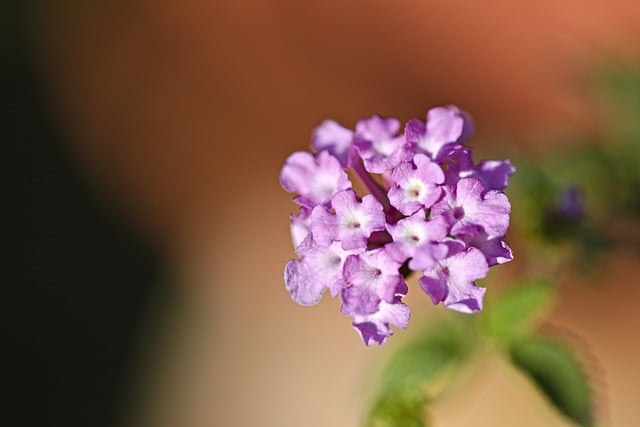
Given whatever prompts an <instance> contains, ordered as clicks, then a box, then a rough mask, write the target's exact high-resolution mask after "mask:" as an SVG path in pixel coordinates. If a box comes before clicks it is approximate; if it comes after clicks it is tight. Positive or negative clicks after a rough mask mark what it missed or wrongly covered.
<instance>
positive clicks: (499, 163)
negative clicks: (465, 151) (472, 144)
mask: <svg viewBox="0 0 640 427" xmlns="http://www.w3.org/2000/svg"><path fill="white" fill-rule="evenodd" d="M515 171H516V168H514V167H513V165H512V164H511V162H510V161H509V160H483V161H481V162H480V163H479V164H478V166H477V167H476V168H475V175H476V177H478V179H480V181H482V184H483V185H484V189H485V191H490V190H500V191H502V190H504V189H505V188H507V185H509V178H511V175H513V174H514V173H515Z"/></svg>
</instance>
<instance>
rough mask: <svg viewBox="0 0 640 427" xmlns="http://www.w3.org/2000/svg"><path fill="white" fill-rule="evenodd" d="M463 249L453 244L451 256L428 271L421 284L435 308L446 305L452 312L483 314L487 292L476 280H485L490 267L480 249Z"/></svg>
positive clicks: (451, 244) (459, 244) (459, 245)
mask: <svg viewBox="0 0 640 427" xmlns="http://www.w3.org/2000/svg"><path fill="white" fill-rule="evenodd" d="M463 248H464V245H463V244H461V243H454V242H450V251H451V254H450V255H449V256H448V257H447V258H444V259H442V260H440V261H437V262H436V263H435V264H434V265H433V266H432V267H431V268H430V269H428V270H425V271H424V275H423V276H422V277H421V278H420V279H419V280H418V283H419V284H420V287H421V288H422V290H423V291H425V292H426V293H427V295H429V296H430V297H431V301H433V303H434V304H438V303H440V302H442V303H443V304H444V305H445V307H447V308H450V309H452V310H456V311H460V312H463V313H473V312H476V311H480V310H482V298H483V297H484V293H485V291H486V289H485V288H479V287H477V286H476V284H475V280H479V279H483V278H485V277H486V276H487V273H488V272H489V266H488V265H487V262H486V260H485V257H484V255H483V254H482V252H480V251H479V250H478V249H476V248H468V249H463Z"/></svg>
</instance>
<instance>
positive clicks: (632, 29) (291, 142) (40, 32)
mask: <svg viewBox="0 0 640 427" xmlns="http://www.w3.org/2000/svg"><path fill="white" fill-rule="evenodd" d="M34 22H35V25H36V26H35V28H36V29H37V30H36V32H35V33H34V34H35V35H34V40H35V46H36V47H35V52H36V55H37V64H38V69H39V75H40V76H41V78H42V79H43V81H44V82H46V91H47V98H46V99H47V102H48V106H49V112H50V114H51V115H52V117H54V118H55V119H56V120H57V122H58V123H60V128H61V129H63V133H64V134H65V135H66V143H67V144H68V145H67V149H68V150H69V152H70V153H72V155H73V156H74V159H75V162H76V164H77V165H79V166H80V168H81V170H82V173H83V174H84V175H85V176H86V178H87V180H88V182H89V183H90V185H91V186H92V188H93V189H94V191H95V193H96V194H98V197H99V198H100V200H101V201H102V203H103V205H104V206H105V208H106V209H107V210H109V211H110V212H111V213H112V214H113V215H115V216H117V217H121V218H126V219H127V221H130V223H132V224H134V228H135V229H136V230H137V231H138V232H139V233H140V234H141V235H142V236H144V239H146V240H147V241H149V242H153V244H154V245H155V246H156V247H157V248H159V251H160V252H161V253H162V254H164V255H165V256H166V259H168V260H169V266H168V267H167V271H168V272H169V273H170V274H171V275H172V276H171V279H170V282H171V283H172V285H175V286H171V287H170V290H169V291H166V292H165V293H163V294H160V295H158V296H156V299H155V303H154V305H152V307H151V309H150V313H149V315H148V316H147V317H148V322H147V323H148V325H147V327H146V331H147V332H146V334H144V335H143V336H141V337H140V341H139V342H138V344H137V347H138V348H139V349H138V352H139V362H138V369H137V371H136V376H135V380H134V381H133V382H134V384H135V386H134V391H133V392H132V393H131V395H132V396H131V397H130V398H129V404H128V405H129V410H128V411H127V412H126V414H127V415H126V416H125V422H126V423H128V424H130V425H136V426H154V427H159V426H167V427H168V426H190V427H191V426H193V427H200V426H202V427H204V426H257V425H260V426H274V427H276V426H277V427H279V426H305V427H306V426H308V427H313V426H326V425H335V426H352V425H357V423H358V421H359V420H360V417H361V416H362V414H363V412H364V411H365V410H366V405H367V398H368V397H369V396H370V391H369V388H370V387H371V386H372V385H373V384H375V381H374V380H375V375H376V373H377V372H378V371H379V368H380V367H381V365H382V362H383V360H384V359H385V358H386V357H387V356H388V355H389V354H391V353H392V352H393V351H394V349H397V348H398V346H400V345H401V344H402V342H404V341H405V340H406V339H407V337H408V336H409V335H410V331H411V328H412V327H414V328H416V329H419V324H420V323H421V322H429V319H431V318H433V317H434V316H438V312H439V311H441V308H440V307H437V308H435V309H434V308H432V307H431V304H430V303H429V302H428V301H427V300H426V298H424V296H423V295H420V294H419V293H418V292H416V291H415V283H414V287H413V289H414V291H413V293H414V294H411V295H410V296H409V299H408V303H409V304H410V305H411V307H412V310H413V313H414V314H413V318H412V325H410V328H409V331H407V332H405V331H402V332H400V333H398V334H396V336H394V337H393V338H392V339H391V340H390V341H389V342H388V343H387V344H386V345H385V347H384V348H382V349H378V348H364V347H363V346H362V344H361V342H360V340H359V339H358V337H357V335H356V334H355V333H354V332H353V331H352V330H351V328H350V327H349V319H348V318H346V317H345V316H342V315H340V314H339V308H338V305H337V303H336V301H332V300H328V301H323V302H322V303H321V304H320V305H318V306H317V307H313V308H303V307H298V306H296V304H295V303H293V302H292V301H291V300H290V298H289V297H288V295H287V294H286V292H285V291H284V285H283V282H282V269H283V266H284V263H285V262H286V260H287V259H289V258H291V257H293V255H294V254H293V248H292V247H291V243H290V239H289V231H288V214H289V212H291V211H293V210H294V209H295V207H294V205H293V203H292V202H291V196H290V195H289V194H287V193H285V192H284V191H283V190H282V189H281V188H280V186H279V183H278V172H279V169H280V167H281V165H282V162H283V161H284V159H285V158H286V156H287V155H288V154H289V153H290V152H292V151H295V150H301V149H306V148H307V147H308V144H309V137H310V132H311V130H312V129H313V127H314V126H316V125H317V124H319V123H320V122H321V121H322V120H323V119H325V118H334V119H336V120H338V121H340V122H342V123H343V124H345V125H347V126H353V125H354V124H355V122H356V121H357V120H358V119H359V118H362V117H367V116H370V115H372V114H382V115H388V116H395V117H398V118H400V119H402V120H403V121H405V120H407V119H409V118H412V117H423V116H424V114H425V112H426V110H427V109H428V108H430V107H432V106H435V105H440V104H456V105H458V106H460V107H461V108H463V109H465V110H467V111H469V112H470V113H471V114H472V115H473V117H474V120H475V123H476V128H477V137H476V139H475V143H474V140H472V145H474V146H475V148H476V150H477V151H478V152H479V153H480V157H482V153H488V152H491V153H495V154H497V155H498V157H501V158H505V157H509V156H513V155H522V154H523V153H528V152H538V153H541V152H545V151H548V150H549V149H550V147H549V146H547V145H545V141H552V140H553V141H558V140H560V139H561V138H562V137H563V136H565V135H566V136H571V137H579V136H581V135H597V134H598V133H599V132H600V122H599V118H600V116H599V113H600V111H599V108H600V106H599V105H598V104H597V102H596V98H595V97H594V95H593V93H592V92H591V89H590V83H591V81H592V78H593V72H594V70H597V69H598V67H601V66H609V65H612V64H613V65H615V64H624V63H626V62H628V61H630V60H632V59H637V58H638V54H639V53H640V3H637V2H633V1H628V0H627V1H624V0H608V1H604V0H590V1H575V0H570V1H569V0H568V1H564V2H558V1H549V0H541V1H539V2H536V3H533V2H518V1H515V2H514V1H507V0H487V1H484V2H473V1H460V0H458V1H449V2H436V1H424V0H423V1H415V0H413V1H410V0H407V1H401V2H394V3H391V2H376V1H374V2H371V1H351V2H338V1H331V0H325V1H322V2H320V1H308V2H300V1H294V0H272V1H260V0H251V1H242V2H221V1H213V2H211V1H193V2H183V3H179V2H168V1H153V2H152V1H147V0H136V1H124V0H113V1H107V0H102V1H94V2H82V3H81V4H75V3H74V2H60V3H56V4H55V5H49V4H48V5H44V6H41V7H40V8H38V9H37V13H36V14H35V15H34ZM480 141H481V142H480ZM516 166H517V165H516ZM517 262H518V261H517V254H516V260H515V261H514V262H513V263H512V264H513V266H512V265H508V266H505V267H504V271H505V272H504V273H500V272H495V273H493V276H492V277H490V280H491V281H492V282H494V281H495V282H498V283H500V282H501V280H502V281H503V282H504V281H505V280H506V278H508V277H509V276H510V275H512V274H513V272H515V271H517V269H518V266H517ZM603 268H604V270H603V272H601V273H600V274H601V275H600V276H598V277H599V278H604V277H606V278H607V283H606V284H605V285H604V286H605V287H604V289H603V287H589V286H582V284H581V283H572V282H568V283H565V284H564V285H565V287H564V288H563V289H564V291H563V293H562V294H561V296H560V298H559V301H558V303H557V305H556V307H555V308H554V311H553V313H552V315H551V319H550V322H551V323H552V324H554V325H557V326H559V327H562V328H564V329H567V330H570V331H572V333H574V334H577V335H579V336H581V337H582V341H581V342H582V344H581V345H584V346H585V347H587V348H588V349H589V352H590V353H592V354H593V355H595V357H596V358H597V360H598V362H597V363H596V364H597V366H593V367H592V369H593V371H594V372H595V376H596V382H597V384H598V385H599V386H598V387H599V388H598V390H599V391H598V393H597V394H598V396H599V407H600V408H599V412H600V416H601V417H602V419H603V424H604V425H616V426H631V425H635V423H636V420H637V417H638V415H640V413H639V410H638V408H637V405H636V402H635V400H636V396H635V392H634V391H635V390H636V389H637V384H638V380H640V375H639V374H638V373H637V370H636V369H635V365H636V361H637V359H638V357H639V356H640V343H638V339H637V337H638V334H637V326H638V325H639V321H640V314H638V312H637V310H635V301H637V298H638V297H640V290H638V287H637V286H631V285H632V283H630V282H629V280H630V279H629V278H630V277H632V278H634V279H631V281H634V280H635V283H634V284H636V285H637V282H638V279H637V276H636V274H637V273H638V267H637V259H634V258H632V257H631V256H626V255H624V254H622V255H620V256H617V257H615V258H614V257H613V256H612V257H611V258H610V259H609V258H608V259H607V262H606V263H605V265H604V267H603ZM501 269H502V268H499V269H497V270H501ZM622 295H624V296H623V297H622ZM612 301H615V304H614V303H612ZM485 365H486V366H483V367H482V368H481V370H480V374H478V375H476V376H475V377H474V378H469V379H468V381H467V383H465V385H464V386H462V387H460V388H459V389H457V390H456V393H452V394H451V395H450V396H449V397H448V399H446V400H445V401H444V402H442V403H441V404H438V405H436V407H435V408H434V410H433V412H432V418H433V420H434V425H437V426H466V425H471V423H474V425H487V426H505V427H506V426H513V425H518V426H562V425H568V424H565V422H564V421H563V420H562V419H561V418H560V417H559V416H557V415H555V414H554V413H552V411H551V410H550V409H549V408H547V407H546V406H545V404H544V403H543V402H542V400H541V398H539V397H537V396H536V395H535V394H534V392H533V389H532V388H531V386H529V385H528V384H526V382H525V381H524V380H522V379H520V378H519V377H517V376H516V375H515V374H514V373H513V372H512V370H511V369H510V368H509V367H508V366H507V365H506V363H505V362H504V361H502V360H501V359H499V358H491V359H489V360H488V361H487V362H486V363H485ZM604 383H606V384H604Z"/></svg>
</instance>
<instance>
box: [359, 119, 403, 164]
mask: <svg viewBox="0 0 640 427" xmlns="http://www.w3.org/2000/svg"><path fill="white" fill-rule="evenodd" d="M399 130H400V122H399V121H398V120H397V119H393V118H381V117H378V116H373V117H371V118H370V119H366V120H361V121H359V122H358V124H357V125H356V136H355V138H354V141H353V144H354V147H355V148H356V149H357V151H358V154H359V155H360V157H361V158H362V160H363V162H364V167H365V169H366V170H367V171H368V172H371V173H384V172H387V171H389V170H391V169H392V168H394V167H395V166H397V165H398V164H399V163H400V162H401V161H402V160H406V159H408V158H409V154H410V153H408V152H407V151H406V149H405V146H406V141H405V137H404V135H399V136H396V134H397V133H398V131H399Z"/></svg>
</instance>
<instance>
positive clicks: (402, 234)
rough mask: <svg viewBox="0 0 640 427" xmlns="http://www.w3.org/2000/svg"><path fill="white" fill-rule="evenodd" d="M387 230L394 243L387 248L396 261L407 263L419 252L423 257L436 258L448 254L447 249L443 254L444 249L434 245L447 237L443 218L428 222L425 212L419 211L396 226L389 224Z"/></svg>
mask: <svg viewBox="0 0 640 427" xmlns="http://www.w3.org/2000/svg"><path fill="white" fill-rule="evenodd" d="M387 230H388V231H389V234H391V237H392V238H393V242H391V243H389V244H388V245H387V246H386V248H387V251H388V252H389V255H390V256H391V257H392V258H394V259H395V260H396V261H399V262H405V261H406V260H407V259H409V258H413V257H414V256H415V255H416V253H418V252H420V254H421V256H422V257H425V256H427V255H429V256H433V257H436V258H442V257H444V256H445V255H446V253H447V250H446V247H445V248H444V253H443V252H442V249H439V248H438V246H437V245H433V244H432V243H435V242H437V241H439V240H442V239H444V238H445V237H446V236H447V224H446V222H445V220H444V218H442V217H439V218H436V219H435V220H433V221H428V220H427V218H426V217H425V214H424V211H418V212H416V213H415V214H413V215H411V216H410V217H408V218H404V219H401V220H400V221H398V222H397V223H395V224H387ZM423 259H424V258H423ZM411 268H412V269H420V267H417V268H414V266H411Z"/></svg>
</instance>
